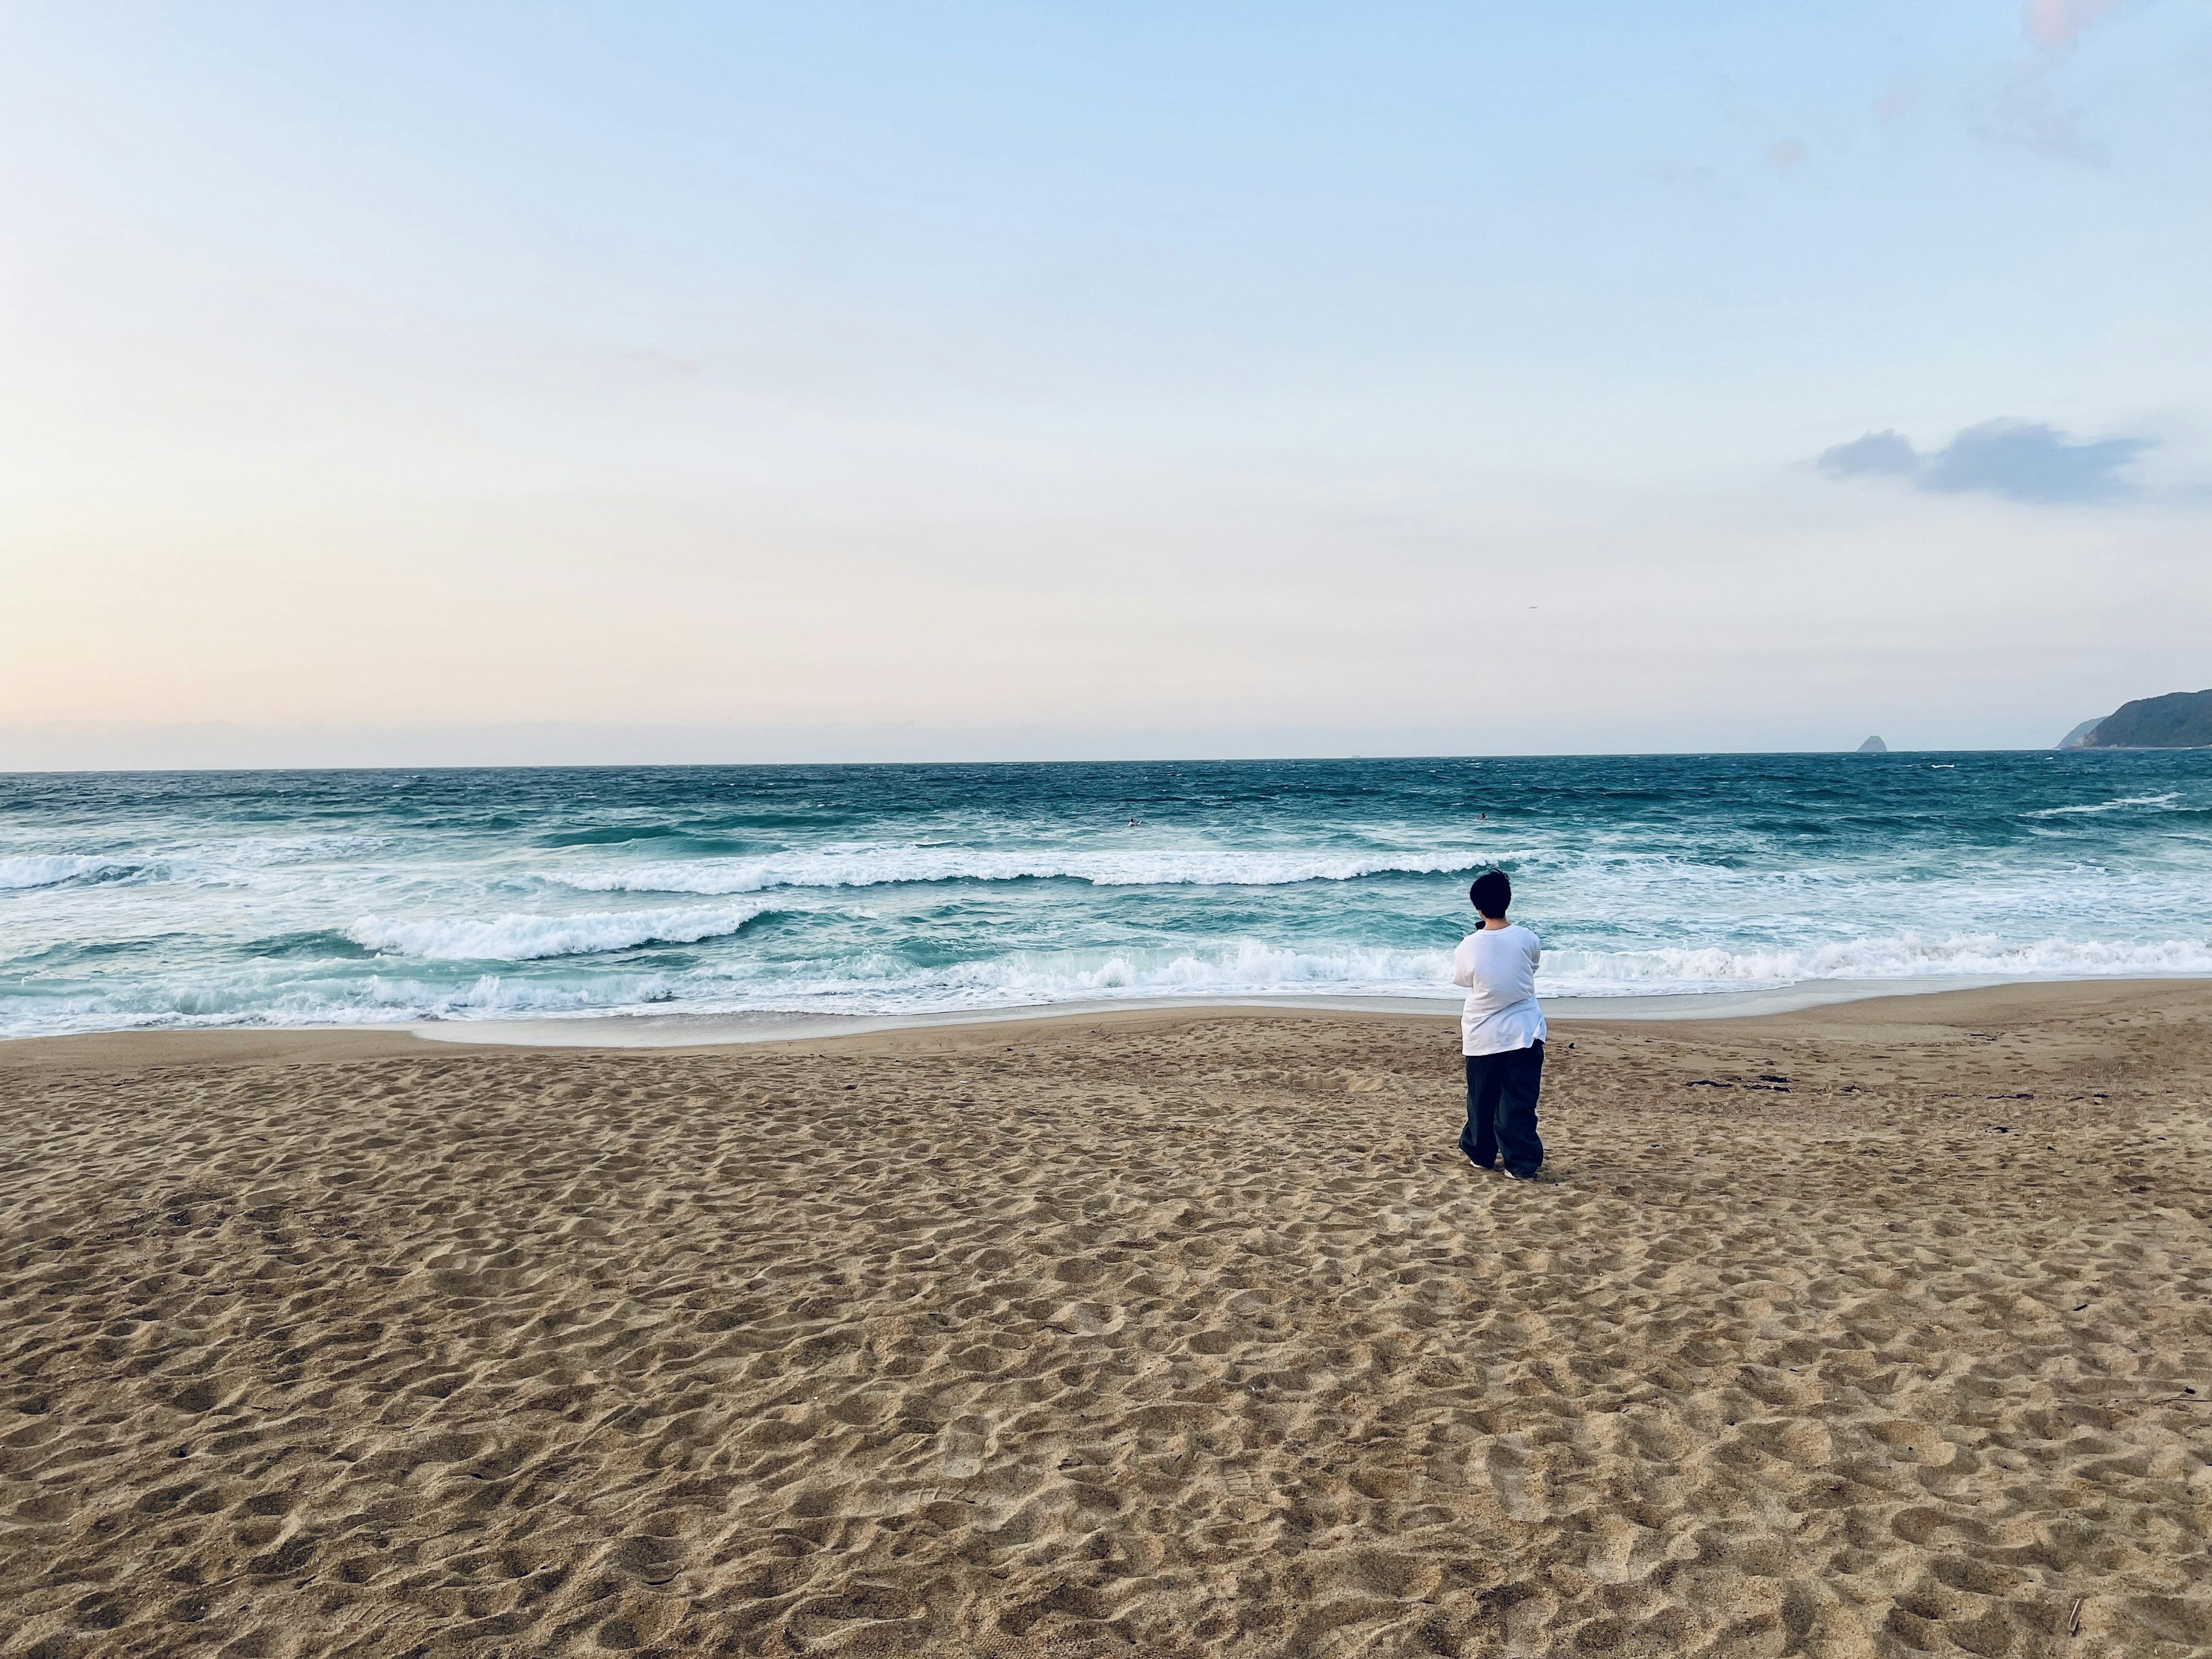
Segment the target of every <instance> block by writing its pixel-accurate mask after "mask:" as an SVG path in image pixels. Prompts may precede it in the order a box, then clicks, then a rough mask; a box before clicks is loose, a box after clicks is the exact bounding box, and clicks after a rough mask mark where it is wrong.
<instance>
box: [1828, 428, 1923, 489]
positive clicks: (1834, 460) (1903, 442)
mask: <svg viewBox="0 0 2212 1659" xmlns="http://www.w3.org/2000/svg"><path fill="white" fill-rule="evenodd" d="M1919 470H1920V452H1919V451H1918V450H1917V449H1915V448H1913V447H1912V441H1911V439H1909V438H1907V437H1905V436H1904V435H1902V434H1900V433H1897V432H1869V433H1868V434H1867V435H1866V436H1864V437H1863V438H1854V439H1852V440H1851V441H1850V442H1849V443H1847V444H1837V445H1835V446H1834V447H1832V448H1829V449H1824V450H1822V451H1821V452H1820V471H1823V472H1825V473H1826V474H1827V475H1828V476H1829V477H1832V478H1859V477H1865V476H1866V475H1867V474H1869V473H1870V472H1874V473H1879V472H1917V471H1919Z"/></svg>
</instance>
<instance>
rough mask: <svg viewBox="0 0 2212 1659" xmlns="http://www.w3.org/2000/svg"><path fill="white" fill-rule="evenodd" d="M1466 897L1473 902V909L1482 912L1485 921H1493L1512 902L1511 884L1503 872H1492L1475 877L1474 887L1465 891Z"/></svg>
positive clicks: (1503, 912)
mask: <svg viewBox="0 0 2212 1659" xmlns="http://www.w3.org/2000/svg"><path fill="white" fill-rule="evenodd" d="M1467 896H1468V897H1469V898H1471V899H1473V900H1474V908H1476V909H1478V910H1480V911H1481V912H1482V914H1483V917H1484V919H1485V920H1486V921H1495V920H1496V919H1497V918H1498V917H1500V916H1502V915H1504V914H1505V907H1506V906H1507V905H1509V904H1510V903H1512V902H1513V884H1512V883H1511V882H1510V881H1508V880H1506V879H1505V872H1504V871H1503V870H1492V871H1491V872H1489V873H1488V874H1486V875H1480V876H1477V877H1476V878H1474V886H1472V887H1470V888H1468V890H1467Z"/></svg>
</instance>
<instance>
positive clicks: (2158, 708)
mask: <svg viewBox="0 0 2212 1659" xmlns="http://www.w3.org/2000/svg"><path fill="white" fill-rule="evenodd" d="M2059 746H2060V747H2061V748H2063V749H2207V748H2212V690H2206V691H2169V692H2167V693H2166V695H2165V696H2162V697H2137V698H2136V700H2135V701H2134V702H2124V703H2122V704H2121V705H2120V706H2119V707H2118V708H2116V709H2114V710H2113V711H2112V713H2111V714H2107V715H2106V716H2105V718H2104V719H2102V720H2099V721H2097V722H2096V723H2095V724H2094V725H2093V726H2089V727H2088V728H2087V730H2086V731H2085V730H2083V729H2081V727H2078V726H2077V727H2076V728H2075V730H2074V731H2072V732H2068V733H2067V735H2066V737H2065V738H2063V740H2062V741H2061V742H2060V744H2059Z"/></svg>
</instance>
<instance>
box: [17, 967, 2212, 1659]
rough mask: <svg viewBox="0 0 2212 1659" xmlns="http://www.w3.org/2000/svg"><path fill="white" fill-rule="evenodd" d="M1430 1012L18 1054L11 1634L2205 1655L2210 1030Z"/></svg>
mask: <svg viewBox="0 0 2212 1659" xmlns="http://www.w3.org/2000/svg"><path fill="white" fill-rule="evenodd" d="M1455 1035H1456V1034H1455V1026H1454V1024H1453V1022H1452V1021H1450V1020H1449V1018H1392V1017H1389V1016H1385V1015H1370V1014H1302V1013H1296V1012H1284V1011H1279V1010H1272V1011H1265V1012H1225V1011H1222V1010H1218V1009H1212V1008H1208V1009H1203V1010H1195V1011H1188V1012H1159V1011H1152V1012H1139V1013H1127V1014H1115V1015H1091V1016H1085V1017H1082V1018H1078V1019H1074V1020H1054V1019H1036V1020H1028V1021H1019V1022H1011V1023H1006V1024H993V1025H979V1026H955V1027H939V1028H935V1029H927V1030H918V1031H907V1032H896V1033H882V1034H877V1035H873V1036H859V1037H851V1038H845V1039H840V1040H836V1041H834V1042H805V1043H797V1044H788V1043H787V1044H756V1045H750V1046H746V1047H743V1048H726V1049H719V1050H702V1051H688V1052H687V1051H669V1050H650V1051H635V1050H633V1051H628V1052H609V1051H595V1050H580V1049H562V1050H520V1049H498V1048H459V1047H454V1046H450V1045H440V1044H431V1043H426V1042H420V1041H418V1040H416V1039H413V1038H410V1037H407V1036H398V1035H392V1034H375V1033H365V1034H360V1035H326V1034H290V1035H286V1034H258V1035H256V1034H207V1035H197V1036H150V1035H137V1036H120V1037H98V1038H74V1039H64V1040H58V1041H53V1042H26V1043H14V1044H4V1045H0V1252H4V1260H5V1261H6V1264H7V1268H8V1273H7V1279H6V1281H5V1290H4V1297H5V1320H4V1324H0V1654H4V1655H7V1656H15V1655H19V1654H20V1655H29V1654H37V1655H40V1656H42V1659H52V1656H60V1655H78V1654H82V1655H94V1654H157V1653H158V1654H169V1653H180V1652H207V1653H216V1652H224V1653H229V1654H234V1655H238V1656H240V1659H246V1656H254V1655H270V1656H274V1655H285V1654H294V1653H325V1652H338V1651H344V1652H358V1653H369V1654H393V1655H398V1654H410V1653H444V1652H452V1653H484V1654H494V1653H512V1654H517V1655H521V1654H531V1655H538V1654H556V1653H602V1652H607V1651H653V1652H665V1653H689V1652H708V1653H717V1652H719V1653H733V1654H780V1653H795V1652H811V1653H850V1654H862V1653H884V1654H894V1653H899V1654H904V1653H943V1654H960V1655H969V1654H974V1655H993V1654H1000V1655H1031V1654H1035V1655H1046V1654H1050V1655H1060V1656H1067V1659H1078V1656H1091V1655H1100V1656H1103V1655H1110V1654H1132V1655H1146V1656H1150V1655H1162V1656H1181V1655H1193V1656H1195V1655H1240V1656H1243V1655H1249V1656H1263V1655H1264V1656H1273V1655H1331V1656H1351V1655H1364V1654H1389V1655H1401V1654H1403V1655H1414V1654H1501V1655H1503V1654H1553V1653H1556V1654H1562V1655H1564V1654H1570V1653H1573V1654H1582V1653H1613V1654H1668V1655H1672V1654H1713V1655H1738V1654H1741V1655H1782V1654H1790V1653H1802V1654H1808V1655H1816V1656H1825V1655H1857V1654H1883V1655H1896V1654H1906V1653H1915V1652H1929V1653H1948V1652H1957V1651H1962V1650H1963V1651H1966V1652H1971V1653H1978V1654H1984V1655H2018V1656H2037V1655H2066V1656H2106V1655H2118V1654H2130V1655H2136V1654H2145V1655H2148V1654H2173V1655H2180V1654H2188V1653H2201V1652H2204V1651H2207V1650H2212V1590H2208V1589H2206V1588H2205V1587H2206V1586H2207V1585H2208V1584H2212V1544H2208V1533H2212V1403H2208V1402H2212V1225H2208V1223H2212V1111H2208V1107H2212V986H2207V985H2204V984H2202V983H2191V982H2181V981H2153V982H2142V983H2134V984H2117V983H2113V984H2092V985H2065V986H2039V987H2011V988H2002V989H1990V990H1978V991H1969V992H1960V993H1956V994H1948V995H1942V996H1935V997H1915V998H1910V999H1901V1000H1884V1001H1873V1002H1859V1003H1851V1004H1845V1005H1841V1006H1833V1007H1827V1008H1821V1009H1815V1010H1811V1011H1808V1012H1799V1013H1792V1014H1786V1015H1778V1016H1771V1017H1765V1018H1755V1019H1737V1020H1725V1021H1720V1020H1716V1021H1710V1022H1680V1023H1676V1022H1668V1023H1664V1024H1627V1023H1615V1024H1607V1023H1605V1022H1601V1021H1587V1022H1577V1023H1573V1024H1569V1023H1566V1022H1560V1023H1559V1024H1555V1026H1554V1029H1553V1042H1552V1044H1551V1060H1550V1063H1549V1065H1548V1066H1547V1079H1546V1096H1545V1103H1544V1126H1543V1127H1544V1133H1545V1138H1546V1140H1547V1145H1548V1146H1549V1148H1550V1152H1551V1161H1550V1164H1549V1165H1548V1167H1547V1172H1546V1173H1547V1177H1548V1178H1547V1181H1545V1182H1542V1183H1540V1184H1536V1185H1534V1186H1522V1185H1516V1184H1512V1183H1509V1182H1505V1181H1504V1179H1503V1178H1502V1177H1499V1176H1485V1175H1481V1174H1480V1173H1478V1172H1476V1171H1474V1170H1470V1169H1469V1168H1468V1166H1467V1164H1465V1162H1464V1161H1463V1160H1462V1159H1461V1158H1459V1157H1458V1156H1457V1154H1456V1153H1455V1152H1454V1150H1453V1146H1452V1142H1453V1138H1454V1136H1455V1133H1456V1130H1457V1126H1458V1118H1459V1113H1460V1109H1461V1097H1460V1091H1459V1085H1458V1075H1457V1056H1456V1053H1455V1049H1456V1042H1455ZM1570 1044H1571V1045H1572V1046H1571V1047H1570Z"/></svg>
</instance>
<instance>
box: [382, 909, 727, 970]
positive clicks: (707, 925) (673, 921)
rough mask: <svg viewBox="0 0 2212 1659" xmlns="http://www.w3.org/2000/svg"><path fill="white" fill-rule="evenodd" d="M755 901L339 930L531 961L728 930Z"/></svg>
mask: <svg viewBox="0 0 2212 1659" xmlns="http://www.w3.org/2000/svg"><path fill="white" fill-rule="evenodd" d="M768 908H769V907H768V906H766V905H762V904H737V905H719V906H712V907H706V908H690V909H667V910H614V911H605V912H602V913H599V914H598V915H574V916H541V915H505V916H480V917H479V916H461V917H437V918H431V919H428V920H424V921H404V920H400V919H398V918H395V917H386V916H362V917H361V918H359V919H358V920H357V921H355V922H354V924H353V925H352V926H351V927H348V928H347V929H346V930H345V937H346V938H348V939H351V940H352V941H353V942H354V943H355V944H356V945H361V946H362V947H364V948H365V949H368V950H371V951H380V952H384V953H387V954H390V955H393V956H403V957H421V958H422V959H423V960H425V961H428V962H535V961H538V960H539V959H541V958H543V957H580V956H592V955H597V954H599V953H600V952H602V951H630V950H635V949H636V948H637V947H638V946H639V945H696V944H697V943H698V942H699V941H700V940H701V939H717V938H720V937H721V936H723V935H725V934H728V933H736V932H737V931H738V929H739V928H741V927H744V925H745V924H746V923H747V922H749V921H751V920H752V919H753V918H754V917H756V916H759V915H766V914H767V913H768Z"/></svg>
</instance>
